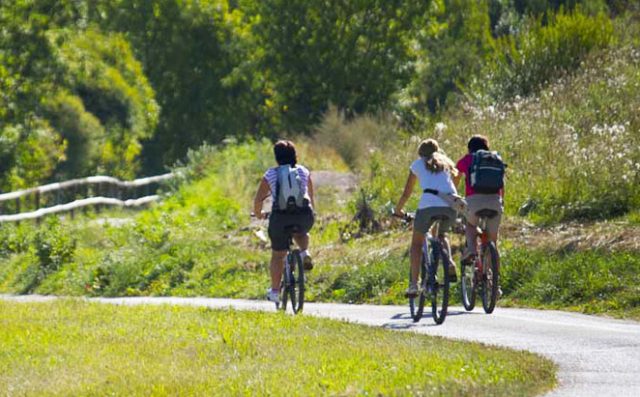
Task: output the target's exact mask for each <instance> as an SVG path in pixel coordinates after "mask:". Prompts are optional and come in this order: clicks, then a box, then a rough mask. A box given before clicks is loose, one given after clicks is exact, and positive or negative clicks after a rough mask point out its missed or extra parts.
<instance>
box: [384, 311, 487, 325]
mask: <svg viewBox="0 0 640 397" xmlns="http://www.w3.org/2000/svg"><path fill="white" fill-rule="evenodd" d="M466 314H472V315H478V314H482V313H474V312H468V311H464V310H454V311H449V312H447V316H448V317H449V316H460V315H466ZM389 319H390V320H405V321H390V322H388V323H384V324H382V328H386V329H411V328H417V327H433V326H437V324H435V323H433V322H429V320H431V312H428V313H425V315H424V317H423V318H422V320H420V322H418V323H414V322H413V319H412V318H411V315H410V314H409V313H398V314H394V315H393V316H391V317H390V318H389Z"/></svg>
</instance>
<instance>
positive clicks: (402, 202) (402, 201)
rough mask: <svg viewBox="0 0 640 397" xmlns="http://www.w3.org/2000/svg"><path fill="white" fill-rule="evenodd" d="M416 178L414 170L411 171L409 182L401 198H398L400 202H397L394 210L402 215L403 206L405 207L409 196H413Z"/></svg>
mask: <svg viewBox="0 0 640 397" xmlns="http://www.w3.org/2000/svg"><path fill="white" fill-rule="evenodd" d="M416 180H417V178H416V176H415V175H414V174H413V172H411V171H409V177H408V178H407V183H406V184H405V185H404V192H402V196H401V197H400V200H398V204H396V208H395V209H394V211H393V212H394V213H395V214H396V215H402V208H404V205H405V204H406V203H407V200H409V197H411V193H413V187H414V186H415V185H416Z"/></svg>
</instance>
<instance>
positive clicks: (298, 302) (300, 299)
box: [289, 250, 304, 314]
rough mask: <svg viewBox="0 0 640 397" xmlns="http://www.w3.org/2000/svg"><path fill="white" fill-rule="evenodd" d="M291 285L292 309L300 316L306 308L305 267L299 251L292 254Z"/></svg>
mask: <svg viewBox="0 0 640 397" xmlns="http://www.w3.org/2000/svg"><path fill="white" fill-rule="evenodd" d="M290 256H291V262H290V263H291V273H292V274H291V285H290V286H289V296H290V299H291V309H293V312H294V313H296V314H298V313H300V312H301V311H302V307H303V306H304V267H303V265H302V257H301V256H300V251H299V250H294V251H293V252H292V253H291V254H290Z"/></svg>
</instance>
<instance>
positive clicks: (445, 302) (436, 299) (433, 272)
mask: <svg viewBox="0 0 640 397" xmlns="http://www.w3.org/2000/svg"><path fill="white" fill-rule="evenodd" d="M403 219H404V220H405V222H407V223H409V222H411V221H412V220H413V219H414V215H412V214H405V216H404V217H403ZM431 219H432V220H433V221H434V222H436V224H439V222H441V221H443V220H446V219H447V218H446V217H444V216H435V217H432V218H431ZM437 234H438V233H436V235H437ZM445 247H447V244H446V243H445V241H444V236H438V237H436V238H434V237H432V236H431V234H429V233H427V235H426V239H425V242H424V244H423V246H422V259H421V261H420V271H419V274H418V277H419V279H418V281H419V283H418V285H419V288H418V294H417V295H416V296H409V311H410V313H411V318H412V319H413V321H414V322H416V323H417V322H419V321H420V319H421V318H422V316H423V314H424V305H425V303H426V300H427V297H428V296H429V297H430V298H431V315H432V317H433V321H435V323H436V324H438V325H439V324H442V323H443V322H444V320H445V318H446V317H447V310H448V307H449V285H450V281H449V260H446V259H449V258H451V256H450V255H449V253H448V252H447V250H446V248H445ZM409 283H411V270H410V271H409Z"/></svg>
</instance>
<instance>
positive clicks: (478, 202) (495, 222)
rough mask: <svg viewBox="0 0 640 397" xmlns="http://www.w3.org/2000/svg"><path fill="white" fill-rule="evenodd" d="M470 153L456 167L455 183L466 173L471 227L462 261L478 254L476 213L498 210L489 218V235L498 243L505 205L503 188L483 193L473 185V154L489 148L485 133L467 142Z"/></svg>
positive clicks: (467, 215) (468, 218) (467, 216)
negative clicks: (471, 173)
mask: <svg viewBox="0 0 640 397" xmlns="http://www.w3.org/2000/svg"><path fill="white" fill-rule="evenodd" d="M467 149H468V153H467V154H466V155H464V156H463V157H462V158H461V159H460V160H459V161H458V163H457V164H456V168H457V169H458V171H459V173H458V175H457V176H455V177H454V183H455V185H456V186H458V182H459V181H460V178H461V177H462V174H464V175H466V178H465V198H466V201H467V213H466V219H467V225H468V226H471V227H466V228H465V236H466V240H467V246H466V249H465V250H464V253H463V254H462V261H463V262H464V261H468V260H470V259H471V258H473V257H474V256H475V255H477V254H478V252H477V250H478V247H477V245H476V239H477V237H478V232H477V228H476V226H477V224H478V216H477V215H476V213H477V212H478V211H480V210H483V209H491V210H494V211H496V212H497V215H496V216H495V217H493V218H490V219H487V237H488V238H489V240H490V241H493V242H495V243H496V247H497V244H498V229H499V228H500V219H501V218H502V212H503V205H502V197H503V194H504V191H503V189H500V191H499V192H498V193H496V194H481V193H477V192H475V191H474V189H473V188H472V187H471V178H470V177H469V169H470V168H471V163H472V161H473V154H474V153H475V152H477V151H478V150H487V151H488V150H489V140H488V139H487V137H485V136H483V135H474V136H472V137H471V139H469V142H468V143H467Z"/></svg>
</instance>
